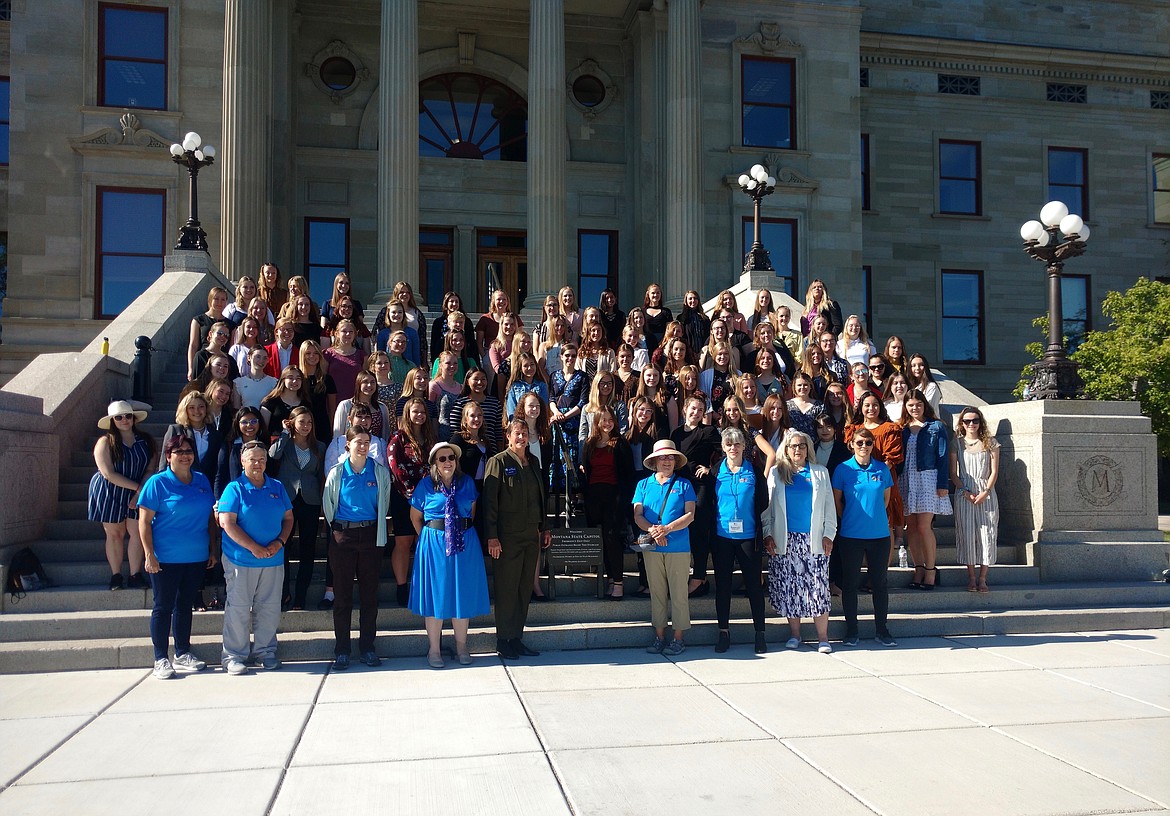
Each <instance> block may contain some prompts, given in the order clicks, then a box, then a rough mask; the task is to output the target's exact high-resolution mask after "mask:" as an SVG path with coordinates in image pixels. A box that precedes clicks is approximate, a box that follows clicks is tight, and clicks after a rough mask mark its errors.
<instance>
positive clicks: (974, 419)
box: [114, 417, 980, 425]
mask: <svg viewBox="0 0 1170 816" xmlns="http://www.w3.org/2000/svg"><path fill="white" fill-rule="evenodd" d="M114 419H118V417H114ZM960 421H961V422H962V423H963V424H964V425H978V424H979V422H980V420H979V417H972V418H970V419H963V420H960Z"/></svg>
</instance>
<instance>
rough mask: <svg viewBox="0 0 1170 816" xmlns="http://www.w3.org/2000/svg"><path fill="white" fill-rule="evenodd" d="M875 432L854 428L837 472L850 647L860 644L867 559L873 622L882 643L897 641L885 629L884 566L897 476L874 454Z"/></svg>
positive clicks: (835, 485) (835, 495)
mask: <svg viewBox="0 0 1170 816" xmlns="http://www.w3.org/2000/svg"><path fill="white" fill-rule="evenodd" d="M873 442H874V439H873V432H872V431H870V430H869V429H868V428H865V427H863V426H860V425H859V426H857V428H856V429H855V430H854V431H853V441H852V443H851V444H852V446H853V453H854V455H853V458H852V459H848V460H846V461H844V462H842V463H841V464H839V465H837V470H836V471H834V472H833V499H834V501H835V502H836V505H837V515H839V516H840V517H841V525H840V528H839V529H840V534H839V536H838V538H837V545H838V546H839V547H840V548H841V572H842V578H841V580H842V584H841V606H842V609H843V610H844V612H845V641H844V644H845V645H846V646H856V645H857V642H858V641H857V590H858V587H859V586H860V585H861V563H862V560H863V559H864V560H865V562H866V563H867V564H868V571H869V582H870V586H872V587H873V622H874V628H875V629H876V630H877V641H878V643H880V644H882V645H883V646H897V645H898V642H897V641H896V640H894V638H893V636H892V635H891V634H890V630H889V629H887V628H886V614H887V612H888V611H889V606H890V596H889V591H888V589H887V587H886V568H887V565H888V564H889V560H890V522H889V519H888V517H887V515H886V505H887V503H888V502H889V498H890V488H892V487H893V486H894V480H893V478H892V477H891V476H890V469H889V468H888V467H886V465H885V463H884V462H880V461H878V460H877V459H874V458H873Z"/></svg>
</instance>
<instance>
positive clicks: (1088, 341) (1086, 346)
mask: <svg viewBox="0 0 1170 816" xmlns="http://www.w3.org/2000/svg"><path fill="white" fill-rule="evenodd" d="M1101 311H1102V312H1103V313H1104V314H1105V316H1106V317H1107V318H1109V321H1110V324H1109V328H1108V329H1105V330H1103V331H1091V332H1089V333H1088V335H1087V336H1086V337H1085V340H1084V342H1083V343H1081V345H1080V347H1079V348H1078V349H1077V350H1076V351H1075V352H1073V354H1072V355H1071V357H1072V359H1073V360H1076V361H1077V362H1078V363H1079V364H1080V366H1081V369H1080V372H1081V377H1082V378H1083V379H1084V381H1085V396H1086V397H1088V398H1089V399H1100V400H1131V399H1134V398H1135V397H1136V398H1137V400H1138V401H1139V402H1140V403H1141V406H1142V413H1143V414H1145V415H1146V416H1148V417H1149V418H1150V421H1151V422H1152V424H1153V430H1154V433H1155V434H1156V435H1157V437H1158V452H1159V454H1160V455H1162V456H1170V286H1167V285H1166V284H1164V283H1158V282H1157V281H1151V280H1147V279H1146V278H1138V280H1137V282H1136V283H1135V284H1134V285H1133V286H1132V287H1130V288H1129V289H1128V290H1127V291H1125V292H1110V293H1109V294H1108V295H1106V296H1105V302H1104V303H1103V304H1102V305H1101ZM1032 323H1033V325H1035V326H1038V327H1040V328H1041V329H1042V330H1043V331H1044V333H1045V335H1047V328H1048V319H1047V317H1040V318H1037V319H1036V320H1034V321H1032ZM1028 351H1029V352H1030V353H1033V354H1035V355H1036V357H1037V358H1039V357H1040V356H1041V354H1042V353H1043V344H1042V343H1029V344H1028ZM1027 376H1028V372H1027V371H1025V372H1024V377H1025V378H1026V377H1027ZM1025 382H1026V379H1025V380H1022V381H1021V383H1020V385H1019V386H1018V387H1017V389H1016V395H1017V397H1019V396H1020V395H1021V393H1022V391H1023V385H1024V383H1025Z"/></svg>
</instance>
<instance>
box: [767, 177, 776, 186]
mask: <svg viewBox="0 0 1170 816" xmlns="http://www.w3.org/2000/svg"><path fill="white" fill-rule="evenodd" d="M768 186H769V187H775V186H776V177H775V176H768Z"/></svg>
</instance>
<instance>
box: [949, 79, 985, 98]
mask: <svg viewBox="0 0 1170 816" xmlns="http://www.w3.org/2000/svg"><path fill="white" fill-rule="evenodd" d="M938 92H939V93H940V94H954V95H956V96H982V95H983V85H982V82H981V77H978V76H970V75H967V74H939V75H938Z"/></svg>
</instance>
